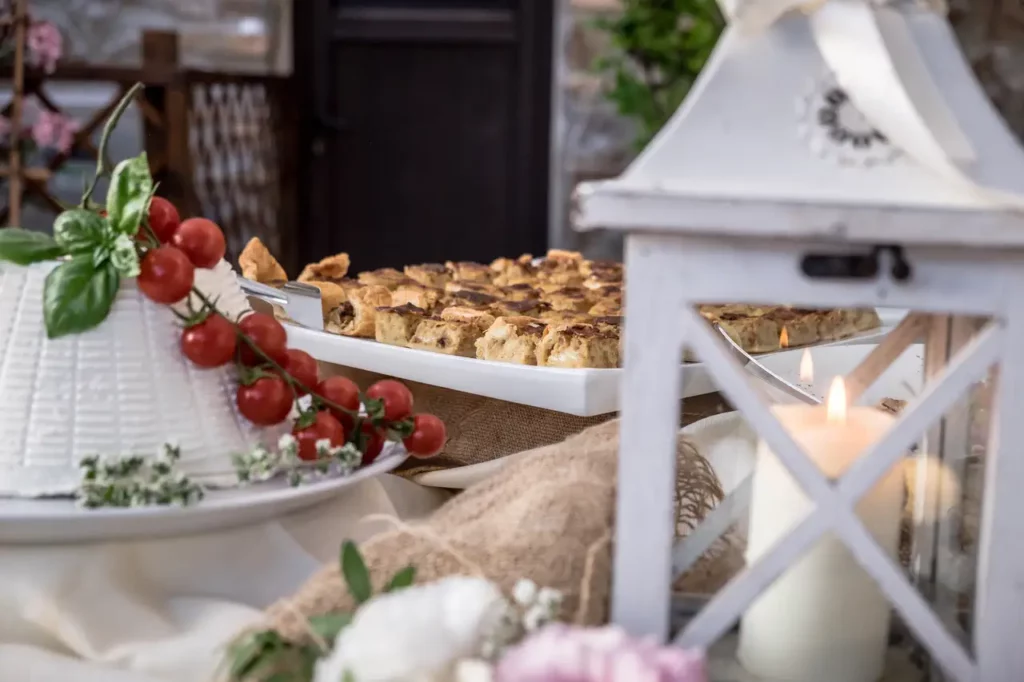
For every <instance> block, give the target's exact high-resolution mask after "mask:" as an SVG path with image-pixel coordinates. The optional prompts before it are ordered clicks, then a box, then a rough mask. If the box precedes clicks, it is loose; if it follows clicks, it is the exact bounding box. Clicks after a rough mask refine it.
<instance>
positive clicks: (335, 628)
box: [309, 613, 352, 644]
mask: <svg viewBox="0 0 1024 682" xmlns="http://www.w3.org/2000/svg"><path fill="white" fill-rule="evenodd" d="M351 622H352V614H351V613H328V614H325V615H323V616H313V617H312V618H310V619H309V628H310V629H311V630H312V631H313V632H315V633H316V634H317V635H318V636H319V637H320V638H321V639H323V640H325V641H327V642H328V643H329V644H334V640H336V639H337V638H338V633H339V632H341V631H342V630H344V629H345V628H347V627H348V626H349V624H350V623H351Z"/></svg>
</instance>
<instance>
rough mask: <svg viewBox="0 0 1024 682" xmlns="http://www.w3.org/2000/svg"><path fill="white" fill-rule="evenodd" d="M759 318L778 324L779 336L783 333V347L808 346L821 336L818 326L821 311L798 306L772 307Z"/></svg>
mask: <svg viewBox="0 0 1024 682" xmlns="http://www.w3.org/2000/svg"><path fill="white" fill-rule="evenodd" d="M760 319H763V320H771V321H772V322H774V323H775V324H777V325H778V326H779V336H780V337H782V336H783V334H784V335H785V340H786V343H785V344H782V342H781V341H780V344H779V345H785V347H787V348H788V347H792V346H809V345H811V344H812V343H817V342H818V340H819V339H820V338H821V336H820V334H819V332H818V327H819V325H820V323H821V313H819V312H817V311H815V310H802V309H800V308H774V309H772V310H769V311H767V312H766V313H765V314H764V315H761V316H760Z"/></svg>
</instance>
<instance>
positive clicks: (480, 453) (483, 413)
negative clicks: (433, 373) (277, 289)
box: [320, 363, 724, 478]
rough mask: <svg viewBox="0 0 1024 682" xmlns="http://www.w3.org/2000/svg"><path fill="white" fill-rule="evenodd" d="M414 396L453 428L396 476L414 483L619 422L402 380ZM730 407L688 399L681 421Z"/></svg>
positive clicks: (710, 399) (353, 373)
mask: <svg viewBox="0 0 1024 682" xmlns="http://www.w3.org/2000/svg"><path fill="white" fill-rule="evenodd" d="M320 373H321V376H325V377H326V376H334V375H341V376H346V377H348V378H350V379H352V380H353V381H355V382H356V383H357V384H358V385H359V386H360V387H361V388H363V389H366V388H367V387H368V386H370V384H372V383H374V382H375V381H379V380H381V379H386V378H389V377H386V376H384V375H380V374H374V373H372V372H364V371H362V370H358V369H352V368H350V367H340V366H338V365H331V364H327V363H321V365H320ZM402 381H403V383H405V385H406V386H408V387H409V390H411V391H412V394H413V399H414V401H415V408H416V411H418V412H429V413H431V414H435V415H437V416H438V417H440V418H441V419H442V420H443V421H444V423H445V425H446V426H447V428H448V443H447V445H446V446H445V449H444V452H442V453H441V455H440V456H438V457H435V458H432V459H430V460H415V459H411V460H409V461H408V462H406V464H405V465H404V466H403V467H402V468H401V469H400V470H399V471H397V472H396V473H398V474H399V475H402V476H405V477H408V478H412V477H415V476H416V475H418V474H422V473H425V472H428V471H437V470H440V469H451V468H455V467H460V466H467V465H470V464H479V463H480V462H486V461H489V460H492V459H497V458H499V457H504V456H506V455H511V454H515V453H517V452H524V451H526V450H532V449H533V448H537V447H540V446H542V445H550V444H552V443H561V442H562V441H563V440H565V439H566V438H568V437H569V436H571V435H573V434H577V433H579V432H580V431H582V430H583V429H586V428H588V427H590V426H594V425H596V424H601V423H604V422H606V421H608V420H610V419H613V418H614V417H615V415H614V414H606V415H600V416H597V417H575V416H573V415H571V414H564V413H561V412H552V411H550V410H542V409H540V408H536V407H529V406H527V405H517V404H516V403H509V402H505V401H502V400H494V399H492V398H484V397H482V396H478V395H473V394H471V393H462V392H459V391H452V390H449V389H446V388H438V387H437V386H429V385H427V384H420V383H416V382H414V381H405V380H402ZM723 405H724V403H723V402H722V400H721V398H719V397H718V396H717V395H711V396H700V397H697V398H688V399H687V400H685V401H684V402H683V412H682V415H681V421H682V423H683V424H689V423H690V422H693V421H696V420H698V419H701V418H703V417H706V416H708V415H711V414H715V413H717V412H721V411H722V410H723V409H724V408H723Z"/></svg>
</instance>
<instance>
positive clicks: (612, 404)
mask: <svg viewBox="0 0 1024 682" xmlns="http://www.w3.org/2000/svg"><path fill="white" fill-rule="evenodd" d="M285 327H286V329H287V330H288V345H289V346H290V347H292V348H298V349H300V350H304V351H306V352H307V353H309V354H310V355H312V356H313V357H314V358H316V359H317V360H320V361H321V362H328V363H331V364H335V365H341V366H343V367H351V368H354V369H361V370H364V371H367V372H375V373H378V374H386V375H388V376H392V377H395V378H397V379H405V380H407V381H416V382H419V383H422V384H428V385H431V386H438V387H441V388H447V389H451V390H454V391H462V392H463V393H471V394H473V395H481V396H484V397H487V398H494V399H496V400H504V401H507V402H512V403H519V404H521V405H530V406H532V407H539V408H541V409H545V410H553V411H555V412H563V413H566V414H572V415H576V416H579V417H594V416H597V415H602V414H608V413H610V412H616V411H618V409H619V382H620V381H621V378H622V370H621V369H561V368H556V367H530V366H527V365H516V364H512V363H506V362H492V361H488V360H478V359H476V358H464V357H456V356H451V355H443V354H440V353H430V352H428V351H422V350H414V349H410V348H401V347H399V346H390V345H387V344H384V343H378V342H376V341H373V340H371V339H357V338H351V337H347V336H340V335H338V334H331V333H330V332H324V331H320V330H315V329H309V328H307V327H302V326H299V325H296V324H285ZM888 329H889V327H888V326H886V325H883V327H882V328H881V329H880V330H879V331H878V332H876V333H871V334H868V335H861V336H858V337H855V338H854V339H849V340H843V341H838V342H832V343H829V344H822V345H837V344H840V345H847V344H852V343H873V342H876V341H877V340H878V338H880V337H881V336H884V335H885V333H887V331H888ZM761 357H768V356H761ZM684 368H685V371H684ZM680 380H681V381H683V391H682V395H683V397H684V398H689V397H693V396H698V395H704V394H706V393H713V392H715V391H716V390H717V389H716V387H715V384H714V382H713V381H712V379H711V377H710V375H709V374H708V373H707V371H706V370H705V368H704V367H703V366H702V365H700V364H699V363H693V364H686V365H683V366H681V367H680Z"/></svg>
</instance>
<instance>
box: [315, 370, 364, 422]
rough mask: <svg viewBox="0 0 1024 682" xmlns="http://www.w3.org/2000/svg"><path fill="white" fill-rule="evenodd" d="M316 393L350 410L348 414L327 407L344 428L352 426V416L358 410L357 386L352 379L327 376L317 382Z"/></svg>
mask: <svg viewBox="0 0 1024 682" xmlns="http://www.w3.org/2000/svg"><path fill="white" fill-rule="evenodd" d="M316 394H317V395H319V396H320V397H321V398H323V399H324V400H328V401H330V402H332V403H334V404H335V405H340V406H341V407H343V408H345V409H346V410H348V411H349V412H351V413H352V414H348V413H346V412H341V411H339V410H336V409H334V408H333V407H328V409H329V410H330V411H331V412H332V413H333V414H334V416H335V417H337V418H338V419H339V420H340V421H341V423H342V424H343V425H344V426H345V428H346V429H351V428H352V424H353V423H354V422H355V420H354V419H353V417H354V416H355V413H357V412H359V387H358V386H356V383H355V382H354V381H352V380H351V379H346V378H345V377H327V378H326V379H324V380H323V381H321V382H320V383H319V384H317V386H316Z"/></svg>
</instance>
